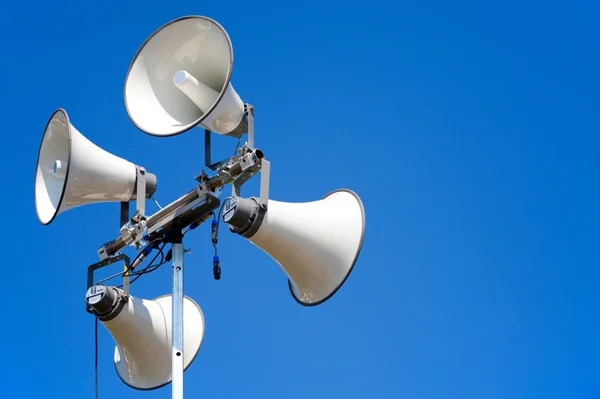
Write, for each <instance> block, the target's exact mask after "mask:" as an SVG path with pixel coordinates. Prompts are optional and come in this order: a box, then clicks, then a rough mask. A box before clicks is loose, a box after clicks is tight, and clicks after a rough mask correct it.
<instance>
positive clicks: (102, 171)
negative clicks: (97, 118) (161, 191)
mask: <svg viewBox="0 0 600 399" xmlns="http://www.w3.org/2000/svg"><path fill="white" fill-rule="evenodd" d="M136 168H137V166H136V165H134V164H133V163H131V162H129V161H126V160H124V159H122V158H119V157H117V156H115V155H113V154H111V153H109V152H107V151H105V150H103V149H102V148H100V147H98V146H96V145H95V144H94V143H92V142H91V141H89V140H88V139H87V138H86V137H85V136H84V135H82V134H81V133H80V132H79V131H78V130H77V129H75V127H74V126H73V125H71V122H70V121H69V116H68V115H67V112H66V111H65V110H64V109H62V108H59V109H57V110H55V111H54V113H53V114H52V116H51V117H50V119H49V121H48V123H47V124H46V129H45V131H44V136H43V137H42V142H41V144H40V148H39V152H38V159H37V167H36V173H35V209H36V212H37V216H38V219H39V220H40V222H41V223H42V224H43V225H48V224H50V223H51V222H52V221H53V220H54V218H55V217H56V216H57V215H58V214H59V213H62V212H65V211H67V210H69V209H73V208H75V207H78V206H81V205H87V204H92V203H97V202H128V201H131V200H133V199H135V198H136V184H137V169H136ZM155 191H156V176H155V175H154V174H152V173H146V197H147V198H150V197H152V195H153V194H154V192H155Z"/></svg>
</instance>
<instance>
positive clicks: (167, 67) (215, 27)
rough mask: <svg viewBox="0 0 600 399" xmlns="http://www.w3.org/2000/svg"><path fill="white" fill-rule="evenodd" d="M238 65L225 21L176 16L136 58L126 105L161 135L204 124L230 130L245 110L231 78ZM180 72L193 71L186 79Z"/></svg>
mask: <svg viewBox="0 0 600 399" xmlns="http://www.w3.org/2000/svg"><path fill="white" fill-rule="evenodd" d="M232 69H233V48H232V46H231V41H230V39H229V36H228V35H227V32H226V31H225V30H224V29H223V27H222V26H221V25H219V24H218V23H217V22H216V21H214V20H212V19H210V18H207V17H201V16H190V17H184V18H179V19H176V20H174V21H171V22H169V23H167V24H165V25H163V26H162V27H160V28H159V29H157V30H156V31H155V32H154V33H153V34H152V35H151V36H150V37H149V38H148V39H147V40H146V42H145V43H144V44H143V45H142V46H141V47H140V49H139V50H138V52H137V53H136V55H135V57H134V58H133V61H132V63H131V66H130V67H129V71H128V73H127V77H126V81H125V94H124V97H125V108H126V109H127V113H128V115H129V117H130V119H131V120H132V122H133V123H134V124H135V125H136V126H137V127H138V128H139V129H140V130H142V131H143V132H145V133H148V134H151V135H155V136H172V135H175V134H180V133H183V132H185V131H187V130H189V129H191V128H192V127H194V126H196V125H198V124H200V127H203V128H206V129H209V130H211V131H213V132H215V133H221V134H226V133H229V132H230V131H231V130H233V129H235V128H236V127H237V126H238V125H239V122H240V121H241V120H242V117H243V113H244V107H243V103H242V100H241V99H240V97H239V96H238V95H237V93H236V92H235V90H234V89H233V87H232V86H231V84H230V83H229V81H230V78H231V72H232ZM178 71H185V72H186V73H187V74H188V75H187V76H184V77H183V80H180V79H178V77H177V76H176V74H177V72H178ZM174 78H175V79H174ZM179 81H181V84H180V85H176V84H175V82H179ZM194 81H195V82H197V84H194ZM184 83H185V84H184ZM194 85H195V87H194ZM188 89H189V90H188ZM194 89H195V90H194ZM214 93H217V96H216V97H215V95H214ZM221 97H222V98H221ZM190 98H191V99H190Z"/></svg>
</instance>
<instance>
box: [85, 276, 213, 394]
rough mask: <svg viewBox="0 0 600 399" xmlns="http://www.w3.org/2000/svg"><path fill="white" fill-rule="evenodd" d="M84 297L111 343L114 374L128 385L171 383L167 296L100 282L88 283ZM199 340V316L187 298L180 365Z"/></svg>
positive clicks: (201, 325) (142, 386)
mask: <svg viewBox="0 0 600 399" xmlns="http://www.w3.org/2000/svg"><path fill="white" fill-rule="evenodd" d="M86 301H87V303H88V305H89V306H90V307H91V308H92V309H93V310H94V313H95V315H96V317H97V318H98V320H100V322H101V323H102V324H103V325H104V327H106V329H107V330H108V331H109V333H110V334H111V335H112V337H113V338H114V340H115V342H116V348H115V355H114V362H115V368H116V371H117V374H118V375H119V377H120V378H121V380H122V381H123V382H124V383H125V384H127V385H128V386H130V387H132V388H135V389H142V390H150V389H156V388H160V387H162V386H165V385H167V384H168V383H170V382H171V378H172V376H171V334H172V325H171V323H172V320H171V301H172V296H171V295H164V296H160V297H158V298H155V299H154V300H146V299H140V298H137V297H134V296H132V295H125V294H124V293H123V291H122V290H120V289H118V288H115V287H105V286H102V285H99V286H93V287H90V288H89V289H88V291H87V293H86ZM203 339H204V315H203V313H202V310H201V309H200V307H199V306H198V304H197V303H196V302H195V301H194V300H192V299H191V298H188V297H184V301H183V348H182V349H183V367H184V370H185V369H187V368H188V367H189V366H190V365H191V364H192V362H193V361H194V359H195V358H196V355H197V354H198V352H199V351H200V347H201V345H202V341H203Z"/></svg>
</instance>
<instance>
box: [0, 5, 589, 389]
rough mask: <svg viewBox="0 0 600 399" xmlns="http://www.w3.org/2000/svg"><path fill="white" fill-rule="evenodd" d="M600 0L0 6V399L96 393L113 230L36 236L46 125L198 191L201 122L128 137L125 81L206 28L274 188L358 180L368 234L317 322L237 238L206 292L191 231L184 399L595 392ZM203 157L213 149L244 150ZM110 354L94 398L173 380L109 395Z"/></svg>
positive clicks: (167, 186) (201, 256)
mask: <svg viewBox="0 0 600 399" xmlns="http://www.w3.org/2000/svg"><path fill="white" fill-rule="evenodd" d="M451 3H452V4H451ZM599 4H600V3H598V2H594V1H573V2H564V1H560V2H559V1H545V2H540V1H530V2H522V1H503V2H482V1H464V2H443V1H433V0H429V1H418V2H417V1H413V2H392V1H389V2H387V3H385V2H382V1H369V2H366V3H358V2H357V3H351V2H327V1H318V2H317V1H311V0H306V1H302V2H273V1H267V2H192V1H166V2H160V3H159V2H156V3H152V2H148V1H137V0H136V1H133V0H132V1H120V2H116V1H102V2H87V1H85V2H81V1H77V2H75V1H72V2H68V1H59V2H35V3H32V2H14V3H11V4H10V5H4V6H3V12H2V13H1V14H0V20H1V22H2V23H0V37H1V38H2V55H1V56H0V72H1V73H0V88H1V89H2V98H3V101H4V104H3V111H2V115H3V117H2V120H3V125H2V130H3V135H4V138H5V143H4V145H2V146H1V147H0V152H1V154H2V160H3V164H4V171H5V172H4V174H3V177H4V184H3V191H2V192H3V193H4V195H2V196H1V199H0V200H1V201H2V209H4V210H5V215H4V218H3V220H4V226H5V228H4V237H5V241H4V267H5V273H4V277H3V282H4V284H3V289H2V290H1V294H0V295H1V296H2V299H3V303H4V304H5V306H4V307H3V309H2V310H3V318H2V322H1V323H2V324H1V327H2V328H1V330H0V331H2V333H1V336H2V338H3V340H2V342H3V349H2V360H3V362H2V363H3V367H2V373H0V397H2V398H61V399H63V398H78V399H79V398H93V395H94V373H93V372H94V330H93V326H94V320H93V317H92V316H90V315H89V314H87V313H86V312H85V311H84V302H85V283H86V267H87V266H88V265H89V264H91V263H94V262H96V261H97V256H96V249H97V248H98V247H99V246H100V245H101V244H102V243H103V242H105V241H107V240H109V239H112V238H114V237H115V236H116V234H117V232H118V227H119V226H118V217H119V214H118V209H119V206H118V204H101V205H94V206H89V207H83V208H79V209H77V210H73V211H69V212H66V213H64V214H62V215H60V216H59V217H58V218H57V219H56V220H55V221H54V222H53V223H52V224H51V225H50V226H47V227H43V226H41V225H40V224H39V222H38V220H37V217H36V213H35V208H34V200H33V194H34V191H33V177H34V172H35V163H36V157H37V152H38V147H39V143H40V140H41V137H42V133H43V129H44V126H45V123H46V121H47V119H48V118H49V116H50V114H51V113H52V112H53V111H54V110H55V109H56V108H59V107H62V108H65V109H66V110H67V112H68V113H69V116H70V118H71V121H72V123H73V124H74V125H75V127H77V128H78V129H79V130H80V131H81V132H82V133H83V134H85V135H86V136H87V137H88V138H89V139H90V140H92V141H93V142H94V143H96V144H97V145H99V146H101V147H103V148H104V149H106V150H108V151H110V152H112V153H114V154H116V155H119V156H121V157H124V158H126V159H128V160H130V161H132V162H135V163H138V164H141V165H144V166H145V167H146V168H147V169H148V170H149V171H151V172H153V173H155V174H157V176H158V179H159V189H158V192H157V194H156V198H157V199H158V201H159V202H160V203H161V204H162V205H164V204H167V203H169V202H171V201H172V200H174V199H176V198H177V197H179V196H180V195H181V194H183V193H184V192H187V191H188V190H190V189H191V188H193V187H194V186H195V181H194V180H193V178H194V176H195V175H196V174H197V173H199V172H200V171H201V170H202V166H203V158H202V154H203V134H202V131H201V130H199V129H198V130H196V131H191V132H189V133H187V134H185V135H181V136H177V137H174V138H168V139H160V138H155V137H151V136H148V135H145V134H143V133H142V132H140V131H138V130H137V129H136V128H135V127H134V126H133V124H132V123H131V122H130V120H129V118H128V117H127V114H126V111H125V107H124V103H123V85H124V78H125V74H126V72H127V68H128V66H129V63H130V61H131V59H132V57H133V55H134V54H135V52H136V50H137V49H138V48H139V46H140V45H141V44H142V43H143V41H144V40H145V39H146V37H147V36H149V35H150V34H151V33H152V32H154V30H155V29H157V28H158V27H160V26H161V25H163V24H164V23H166V22H168V21H170V20H172V19H174V18H177V17H180V16H184V15H190V14H199V15H205V16H209V17H211V18H214V19H216V20H217V21H219V23H221V24H222V25H223V26H224V27H225V29H226V30H227V31H228V33H229V35H230V36H231V39H232V41H233V46H234V52H235V60H236V61H235V62H236V63H235V66H234V73H233V80H232V82H233V84H234V87H235V88H236V90H237V91H238V93H240V95H241V96H242V99H243V100H244V101H246V102H250V103H252V104H253V105H254V106H255V107H256V132H257V141H256V144H257V146H258V147H259V148H261V149H262V150H263V151H264V152H265V154H266V156H267V157H268V158H269V159H270V160H271V162H272V176H271V198H273V199H276V200H280V201H289V202H302V201H312V200H317V199H320V198H321V197H322V196H323V195H325V194H327V193H328V192H330V191H332V190H335V189H338V188H343V187H346V188H351V189H353V190H355V191H356V192H357V193H358V194H359V195H360V196H361V198H362V200H363V202H364V205H365V208H366V215H367V229H366V235H365V241H364V245H363V250H362V253H361V256H360V258H359V260H358V263H357V265H356V268H355V269H354V272H353V273H352V275H351V276H350V278H349V279H348V280H347V282H346V284H345V285H344V286H343V287H342V289H341V290H340V291H339V292H338V293H337V294H336V295H335V296H334V297H333V299H331V300H330V301H328V302H327V303H325V304H323V305H321V306H318V307H315V308H304V307H301V306H299V305H297V304H296V302H295V301H294V300H293V299H292V297H291V296H290V294H289V292H288V288H287V284H286V277H285V275H284V273H283V272H282V271H281V270H280V269H279V267H278V266H277V265H276V264H275V263H274V262H273V261H272V260H271V259H270V258H269V257H268V256H267V255H265V254H264V253H262V252H261V251H260V250H259V249H257V248H256V247H254V246H252V245H251V244H250V243H248V242H247V241H245V240H244V239H243V238H241V237H238V236H234V235H232V234H230V233H229V232H227V230H226V229H222V234H221V240H220V246H219V249H220V252H221V262H222V270H223V275H222V279H221V280H220V281H214V280H213V277H212V264H211V259H212V249H211V245H210V233H209V225H204V226H202V227H201V228H199V229H198V230H196V231H195V232H194V233H193V234H189V235H188V236H187V237H186V238H187V239H186V242H185V244H186V247H188V248H191V249H192V251H193V252H192V254H191V255H188V256H187V257H186V266H187V267H186V280H185V287H186V294H187V295H189V296H191V297H192V298H194V299H195V300H196V301H197V302H198V303H199V304H200V306H201V307H202V309H203V311H204V314H205V318H206V328H207V329H206V335H205V340H204V344H203V346H202V350H201V352H200V354H199V356H198V358H197V359H196V361H195V362H194V363H193V365H192V366H191V367H190V368H189V369H188V371H187V372H186V373H185V382H184V384H185V393H186V397H189V398H311V399H318V398H338V397H339V398H407V399H446V398H458V399H470V398H473V399H492V398H502V399H520V398H527V399H532V398H557V399H559V398H560V399H564V398H578V399H583V398H598V397H599V396H600V377H599V376H598V373H599V370H600V323H599V321H598V320H599V318H600V312H599V310H600V291H599V290H598V287H599V286H600V267H599V256H598V252H599V251H598V248H599V239H600V234H599V233H598V222H599V221H600V212H599V211H598V204H599V199H600V198H599V197H600V195H599V194H600V192H599V189H598V181H599V180H598V179H599V177H600V174H599V172H598V170H599V167H600V155H599V154H600V138H599V136H598V133H599V131H600V129H599V128H600V124H599V123H598V106H599V105H600V104H599V103H600V102H599V101H598V91H599V88H600V85H599V84H598V83H599V79H598V71H599V70H600V62H599V54H600V40H599V38H600V29H599V28H598V15H599V11H600V7H599ZM215 141H216V142H217V143H216V145H217V148H216V150H215V153H216V154H221V155H222V156H223V157H224V156H226V155H229V152H230V151H231V150H232V149H233V147H234V146H235V144H236V141H235V140H234V139H228V138H223V137H217V138H216V139H215ZM245 193H247V194H254V195H255V194H257V193H258V184H257V182H252V183H250V185H249V186H248V188H247V189H246V191H245ZM148 211H149V212H154V211H156V207H155V206H154V205H153V204H150V203H149V204H148ZM128 253H129V254H130V255H133V254H132V253H131V251H129V252H128ZM115 271H118V270H115ZM170 284H171V283H170V268H169V267H168V266H165V267H164V268H162V269H160V270H159V271H157V272H155V273H153V274H151V275H149V276H146V277H144V278H143V279H140V280H138V282H136V283H135V284H134V285H133V288H132V293H133V294H135V295H137V296H140V297H144V298H153V297H155V296H158V295H162V294H165V293H168V292H169V291H170ZM113 350H114V342H113V340H112V338H111V337H110V336H109V334H108V332H107V331H106V330H105V329H103V328H102V329H101V330H100V373H99V378H100V397H101V398H115V397H127V398H131V399H134V398H146V399H152V398H170V397H171V396H170V395H171V387H170V385H169V386H167V387H165V388H162V389H159V390H156V391H152V392H140V391H135V390H132V389H130V388H128V387H127V386H125V385H124V384H122V383H121V381H120V380H119V378H118V377H117V375H116V373H115V371H114V368H113V365H112V356H113Z"/></svg>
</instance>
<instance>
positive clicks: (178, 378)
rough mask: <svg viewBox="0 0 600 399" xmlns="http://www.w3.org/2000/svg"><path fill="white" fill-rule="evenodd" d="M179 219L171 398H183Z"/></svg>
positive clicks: (175, 226)
mask: <svg viewBox="0 0 600 399" xmlns="http://www.w3.org/2000/svg"><path fill="white" fill-rule="evenodd" d="M182 238H183V237H182V231H181V226H180V225H179V221H178V220H177V219H175V221H174V223H173V302H172V305H173V311H172V324H171V326H172V336H171V378H172V398H173V399H183V243H182Z"/></svg>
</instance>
